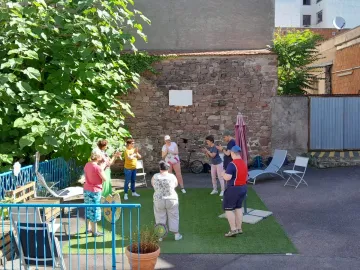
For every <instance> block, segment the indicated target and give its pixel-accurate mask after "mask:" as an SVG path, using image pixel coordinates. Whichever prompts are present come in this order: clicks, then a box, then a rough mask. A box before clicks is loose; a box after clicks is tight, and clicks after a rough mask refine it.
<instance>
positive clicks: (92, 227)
mask: <svg viewBox="0 0 360 270" xmlns="http://www.w3.org/2000/svg"><path fill="white" fill-rule="evenodd" d="M102 159H103V157H102V155H101V154H100V153H99V152H92V153H91V157H90V162H88V163H86V165H85V167H84V174H85V184H84V203H85V204H100V200H101V192H102V184H103V182H104V181H106V175H105V173H104V170H103V168H102V167H101V166H100V165H99V162H100V161H101V160H102ZM85 216H86V219H87V220H88V223H87V229H86V233H92V234H93V236H102V235H103V234H102V233H100V232H98V231H97V222H98V221H100V220H101V209H100V207H86V208H85Z"/></svg>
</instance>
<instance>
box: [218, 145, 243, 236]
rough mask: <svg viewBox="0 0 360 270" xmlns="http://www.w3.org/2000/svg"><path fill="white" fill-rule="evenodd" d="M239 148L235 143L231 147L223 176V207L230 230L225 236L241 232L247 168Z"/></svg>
mask: <svg viewBox="0 0 360 270" xmlns="http://www.w3.org/2000/svg"><path fill="white" fill-rule="evenodd" d="M240 152H241V148H240V147H239V146H237V145H235V146H234V147H233V148H231V157H232V159H233V161H232V162H231V163H230V164H229V165H228V166H227V168H226V171H225V173H224V174H223V178H224V180H225V181H226V189H225V192H224V200H223V208H224V210H225V213H226V217H227V219H228V221H229V225H230V231H229V232H228V233H227V234H225V236H226V237H231V236H236V235H237V234H242V233H243V231H242V228H241V225H242V219H243V208H242V202H243V200H244V199H245V197H246V193H247V185H246V181H247V176H248V169H247V166H246V163H245V162H244V161H243V160H242V159H241V156H240Z"/></svg>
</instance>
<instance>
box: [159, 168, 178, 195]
mask: <svg viewBox="0 0 360 270" xmlns="http://www.w3.org/2000/svg"><path fill="white" fill-rule="evenodd" d="M153 185H154V190H155V192H154V197H153V198H154V202H155V201H159V200H177V199H178V195H177V193H176V191H175V188H176V186H177V179H176V176H175V175H173V174H172V173H167V174H166V175H162V174H160V173H157V174H155V175H154V183H153Z"/></svg>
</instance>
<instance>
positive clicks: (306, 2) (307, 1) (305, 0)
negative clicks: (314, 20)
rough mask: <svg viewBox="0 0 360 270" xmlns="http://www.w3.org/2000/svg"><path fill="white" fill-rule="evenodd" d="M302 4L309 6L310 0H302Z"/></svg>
mask: <svg viewBox="0 0 360 270" xmlns="http://www.w3.org/2000/svg"><path fill="white" fill-rule="evenodd" d="M303 5H304V6H311V0H303Z"/></svg>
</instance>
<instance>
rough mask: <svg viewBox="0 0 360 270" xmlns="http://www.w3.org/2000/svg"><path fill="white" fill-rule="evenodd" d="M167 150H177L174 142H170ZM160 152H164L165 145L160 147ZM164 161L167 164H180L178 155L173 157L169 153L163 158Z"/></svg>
mask: <svg viewBox="0 0 360 270" xmlns="http://www.w3.org/2000/svg"><path fill="white" fill-rule="evenodd" d="M168 148H169V150H170V151H172V152H174V151H175V150H176V148H177V144H176V143H174V142H171V144H170V146H168ZM162 151H163V152H165V151H166V144H164V145H163V147H162ZM165 161H166V162H167V163H169V164H176V163H178V162H180V158H179V155H174V154H171V153H168V154H167V155H166V157H165Z"/></svg>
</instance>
